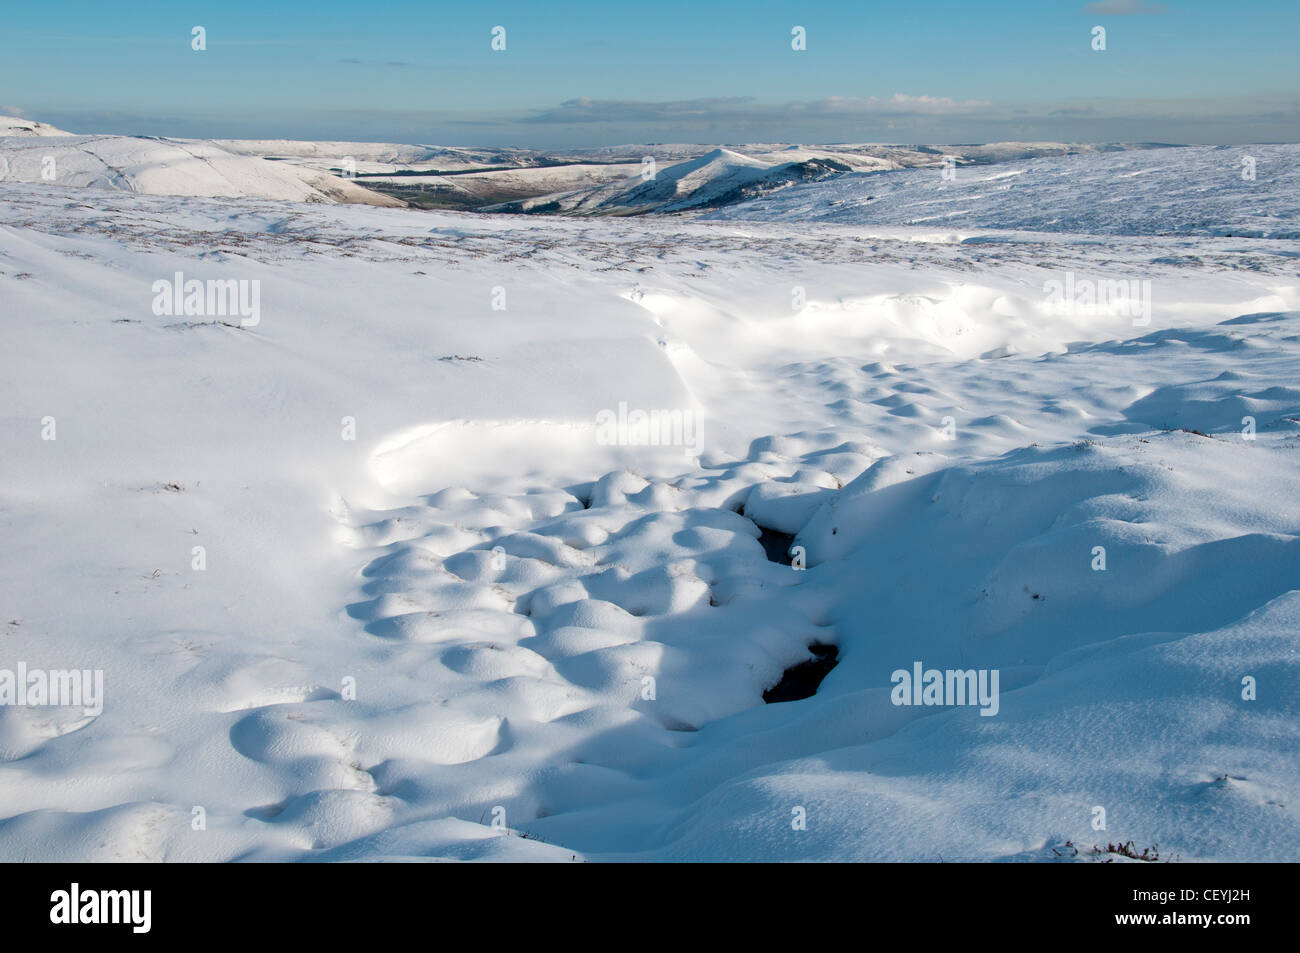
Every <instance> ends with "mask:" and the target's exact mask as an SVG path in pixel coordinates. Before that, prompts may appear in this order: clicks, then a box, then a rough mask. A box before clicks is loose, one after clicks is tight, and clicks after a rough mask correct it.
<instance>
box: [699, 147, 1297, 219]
mask: <svg viewBox="0 0 1300 953" xmlns="http://www.w3.org/2000/svg"><path fill="white" fill-rule="evenodd" d="M1247 160H1249V162H1247ZM1248 170H1249V175H1250V176H1251V177H1249V178H1248V177H1247V175H1246V173H1247V171H1248ZM709 217H710V218H713V219H719V220H725V221H791V222H793V221H800V222H806V221H816V222H835V223H838V224H858V225H909V226H935V225H943V226H945V227H949V228H958V229H971V228H978V229H990V228H996V229H1024V230H1031V231H1052V232H1079V233H1085V234H1103V235H1114V234H1124V235H1194V236H1204V235H1233V236H1246V235H1249V236H1253V237H1258V238H1291V239H1295V238H1300V145H1295V144H1290V145H1254V146H1232V147H1227V146H1183V147H1177V148H1164V149H1156V150H1147V151H1144V150H1135V151H1126V152H1111V153H1102V154H1081V155H1068V156H1050V157H1047V158H1035V159H1027V160H1024V159H1022V160H1016V161H1010V162H1006V163H1002V164H998V165H994V166H975V167H969V168H956V169H954V170H952V172H951V178H949V179H945V178H944V177H943V175H942V173H941V172H940V171H937V170H931V169H925V170H922V169H909V170H906V171H903V172H899V173H897V174H889V175H869V174H861V175H845V176H840V177H837V178H835V179H832V180H830V181H826V182H815V183H809V184H804V185H796V186H792V187H790V188H789V189H787V190H784V191H783V192H781V193H780V194H779V195H773V196H772V197H771V198H770V200H767V199H764V200H760V201H752V202H749V203H746V204H742V205H737V206H734V207H731V208H726V209H720V210H717V211H715V212H712V213H710V215H709Z"/></svg>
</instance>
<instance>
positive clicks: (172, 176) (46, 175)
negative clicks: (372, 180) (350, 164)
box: [0, 118, 402, 206]
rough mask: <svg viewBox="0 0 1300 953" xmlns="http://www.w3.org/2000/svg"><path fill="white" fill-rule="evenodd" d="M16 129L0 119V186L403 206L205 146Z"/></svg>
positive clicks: (316, 174)
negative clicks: (55, 186) (37, 185)
mask: <svg viewBox="0 0 1300 953" xmlns="http://www.w3.org/2000/svg"><path fill="white" fill-rule="evenodd" d="M21 122H22V121H21V120H15V119H10V118H0V173H3V174H0V181H9V182H26V183H54V184H58V185H62V186H71V187H74V188H94V189H116V190H121V191H126V192H136V193H143V194H146V195H188V196H211V197H225V198H259V199H277V200H281V201H287V202H322V203H334V202H356V203H361V204H365V205H382V206H397V205H401V204H402V203H401V202H398V201H397V200H395V199H392V198H389V197H388V196H385V195H379V194H377V193H375V192H371V191H369V190H367V189H364V188H361V187H359V186H357V185H356V184H354V183H353V182H350V181H348V180H347V179H344V178H340V177H338V176H334V175H330V174H328V173H325V172H320V171H316V170H312V169H309V168H304V167H299V166H293V165H288V164H284V163H275V162H271V161H268V160H267V159H264V158H260V157H250V156H243V155H235V154H232V153H230V152H227V151H226V150H224V149H222V148H221V147H219V146H217V145H215V144H213V143H210V142H198V141H184V140H168V139H156V138H146V137H134V136H74V135H71V134H68V133H64V132H60V131H59V130H53V129H51V128H50V127H43V128H39V129H37V130H36V131H35V132H24V131H23V129H22V128H20V125H19V124H20V123H21ZM6 136H7V137H8V138H5V137H6Z"/></svg>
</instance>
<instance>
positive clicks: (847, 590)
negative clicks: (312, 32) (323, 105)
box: [0, 146, 1300, 861]
mask: <svg viewBox="0 0 1300 953" xmlns="http://www.w3.org/2000/svg"><path fill="white" fill-rule="evenodd" d="M92 148H93V146H92ZM1188 155H1189V156H1191V157H1193V158H1194V157H1195V156H1196V155H1197V154H1196V153H1188ZM1264 159H1265V154H1264V153H1261V162H1260V170H1261V180H1262V179H1263V174H1264V172H1265V170H1266V169H1267V168H1268V166H1267V165H1266V163H1265V161H1264ZM1052 161H1057V160H1052ZM1062 161H1063V160H1062ZM1113 161H1117V162H1118V163H1120V164H1119V165H1116V166H1115V167H1114V169H1115V174H1113V175H1112V176H1111V177H1110V180H1111V182H1112V191H1111V195H1110V197H1112V198H1116V199H1121V200H1122V199H1123V198H1124V196H1125V194H1130V195H1132V196H1134V197H1135V200H1138V199H1139V197H1140V196H1141V195H1142V194H1143V193H1142V192H1140V191H1138V190H1136V186H1137V185H1138V184H1140V182H1141V179H1142V178H1144V177H1143V176H1137V177H1128V178H1125V177H1124V176H1123V175H1122V174H1121V173H1123V172H1127V171H1131V168H1130V167H1129V166H1126V165H1124V164H1123V163H1125V162H1127V161H1129V157H1128V156H1127V155H1125V154H1120V155H1119V156H1118V157H1117V158H1116V159H1115V160H1113ZM715 162H716V163H718V165H717V166H715V168H719V167H721V168H726V169H730V170H732V172H733V173H734V174H736V175H739V176H744V175H747V174H749V171H750V170H754V168H755V167H754V166H752V165H750V164H748V163H745V162H740V161H737V160H733V159H729V158H728V157H726V156H722V157H715V158H714V159H712V160H710V161H709V163H704V164H703V165H702V166H697V169H704V168H705V167H707V166H708V165H709V164H710V163H715ZM1213 168H1214V166H1213V165H1209V166H1206V165H1198V164H1196V163H1195V162H1192V164H1190V165H1189V166H1188V167H1187V169H1186V170H1185V174H1186V176H1187V177H1188V178H1193V177H1195V176H1198V175H1199V176H1204V175H1206V174H1207V172H1208V171H1210V170H1212V169H1213ZM758 171H761V170H758ZM688 174H689V173H686V174H683V175H681V176H679V178H678V181H683V180H686V179H687V177H688ZM894 174H896V173H888V175H894ZM1100 174H1101V173H1098V175H1099V176H1100ZM876 178H884V176H879V177H876ZM712 181H713V179H712V178H708V177H706V178H705V181H704V182H703V183H702V184H701V187H705V186H707V185H708V184H709V183H710V182H712ZM1116 183H1117V184H1116ZM1216 183H1217V180H1214V179H1210V180H1207V181H1206V182H1205V183H1204V184H1205V188H1207V189H1209V188H1215V187H1217V185H1216ZM1126 189H1127V190H1128V192H1127V193H1126V192H1125V191H1123V190H1126ZM696 191H698V189H697V190H696ZM792 192H793V190H788V191H786V192H783V193H779V194H778V195H777V196H775V197H773V199H771V200H772V201H781V196H782V195H787V194H791V193H792ZM1195 195H1196V193H1195V192H1194V190H1193V189H1192V188H1191V187H1190V185H1189V186H1188V188H1187V189H1186V190H1185V191H1184V192H1182V193H1181V198H1180V199H1179V201H1178V203H1176V204H1171V205H1167V206H1163V208H1164V209H1165V212H1166V214H1167V216H1168V217H1169V218H1170V219H1171V221H1173V222H1175V223H1177V222H1179V221H1181V220H1182V218H1183V217H1187V218H1190V217H1191V216H1192V212H1186V213H1183V212H1180V211H1179V209H1180V208H1182V207H1183V206H1185V205H1187V203H1195V202H1196V201H1198V200H1197V199H1195ZM1141 200H1142V201H1149V200H1148V199H1141ZM1170 202H1171V203H1172V202H1173V200H1172V199H1171V200H1170ZM1015 207H1016V206H1011V205H1007V206H1004V208H1005V209H1007V210H1012V209H1014V208H1015ZM1023 214H1025V215H1030V214H1032V210H1026V211H1024V212H1023ZM1195 214H1196V215H1200V214H1202V213H1201V212H1200V211H1197V212H1195ZM1270 214H1273V213H1272V212H1270ZM990 237H992V238H997V239H998V240H993V241H991V240H987V239H989V238H990ZM972 238H973V239H978V240H977V241H968V239H972ZM1298 253H1300V248H1298V247H1297V243H1296V242H1294V241H1287V240H1278V239H1274V240H1259V239H1250V238H1240V237H1233V238H1215V237H1207V238H1197V239H1191V238H1186V237H1172V238H1158V237H1140V236H1139V237H1130V236H1125V235H1115V236H1113V237H1109V238H1107V239H1105V241H1104V242H1103V241H1098V240H1097V239H1095V238H1086V237H1080V236H1078V235H1074V234H1059V235H1054V234H1046V233H1038V234H1030V233H1021V234H1017V235H1010V236H1009V235H1006V234H999V235H996V236H990V235H988V234H985V233H980V232H977V231H975V230H963V229H962V228H958V227H954V226H949V225H945V226H944V227H942V228H927V229H914V228H913V229H909V228H903V227H894V226H888V227H886V226H872V227H864V226H862V225H859V224H853V225H836V224H826V223H815V224H808V223H806V222H802V221H795V222H776V223H751V222H743V223H711V222H699V221H687V220H683V219H681V218H665V219H661V218H654V217H641V218H636V219H622V218H619V219H608V218H603V219H598V220H592V219H573V218H563V217H541V218H520V217H504V216H470V215H456V214H448V213H422V212H415V211H411V210H406V209H377V208H364V207H356V206H331V207H328V208H325V207H320V206H310V205H302V204H299V205H287V204H285V203H282V202H265V201H258V200H251V199H240V200H211V199H198V198H168V197H157V196H148V195H133V194H128V193H126V192H123V191H117V192H103V193H98V194H97V195H96V196H95V202H94V203H93V206H92V203H89V202H81V201H76V202H70V201H69V200H68V193H67V192H66V190H63V189H60V188H56V187H51V186H46V185H41V184H25V183H19V184H16V183H13V182H0V313H2V314H3V326H4V335H5V336H4V345H5V346H4V347H3V348H2V349H0V406H3V407H4V408H5V410H4V414H3V416H0V448H2V449H3V457H4V461H5V464H4V466H3V467H2V468H0V527H3V534H4V539H5V541H6V543H7V545H6V546H4V547H0V612H2V613H3V616H2V617H0V628H3V630H4V637H3V639H0V671H2V670H9V671H16V670H17V666H18V665H19V664H20V663H22V664H24V665H26V666H27V667H28V669H40V670H42V671H46V670H56V669H63V668H74V667H75V668H78V669H87V670H90V671H92V672H94V671H96V670H98V671H100V672H102V673H103V676H104V696H103V706H102V710H99V711H97V710H94V709H93V708H92V710H91V711H90V712H87V711H85V709H84V707H78V706H65V707H31V706H23V705H15V704H5V705H0V858H3V859H8V860H19V859H27V860H67V859H81V860H90V859H95V860H107V859H143V860H160V859H166V860H200V859H201V860H234V859H294V860H299V859H301V860H307V859H311V860H344V859H374V858H437V857H445V858H457V859H500V858H507V859H542V860H556V861H570V860H572V859H584V858H585V859H596V860H618V859H631V858H640V859H644V858H655V859H713V860H729V859H744V860H755V859H765V860H778V859H779V860H789V859H821V860H827V859H845V860H848V859H924V860H933V859H937V858H942V859H944V860H994V859H1044V860H1050V859H1055V858H1056V857H1057V856H1058V855H1062V856H1065V857H1071V856H1073V855H1072V854H1071V853H1070V851H1069V849H1068V848H1065V846H1064V844H1065V842H1066V841H1071V842H1073V843H1074V844H1076V845H1079V846H1080V847H1081V848H1083V853H1082V854H1080V855H1079V857H1078V858H1077V859H1081V860H1082V859H1088V858H1089V857H1090V856H1091V855H1090V853H1089V848H1090V847H1091V846H1092V845H1094V844H1099V845H1101V846H1102V847H1103V848H1104V846H1105V844H1106V843H1107V842H1120V841H1127V840H1130V839H1131V840H1133V841H1134V842H1135V843H1136V845H1137V847H1138V849H1139V850H1140V849H1142V848H1143V847H1148V846H1150V845H1152V844H1155V843H1158V844H1159V849H1160V852H1161V854H1162V856H1170V857H1173V856H1177V857H1180V858H1182V859H1183V860H1195V859H1241V860H1260V859H1277V860H1293V859H1295V858H1296V857H1297V856H1300V815H1298V814H1297V812H1296V810H1295V809H1294V807H1293V805H1295V804H1297V803H1300V727H1298V726H1300V718H1298V717H1297V716H1300V695H1297V693H1296V691H1295V685H1296V684H1297V680H1298V679H1300V636H1297V631H1298V627H1300V603H1298V598H1300V596H1298V593H1297V590H1300V548H1298V547H1300V542H1298V541H1300V503H1298V502H1297V501H1300V467H1297V461H1298V460H1300V385H1298V383H1297V382H1300V287H1298V286H1297V280H1296V270H1295V259H1296V255H1297V254H1298ZM177 272H181V273H182V279H183V281H188V280H197V281H200V282H207V281H235V282H258V284H257V285H256V288H257V289H258V290H257V301H258V302H259V306H258V308H257V309H256V314H255V315H251V316H250V317H249V318H247V319H244V320H241V316H240V315H231V314H219V313H218V314H214V313H210V312H207V311H206V308H205V307H204V306H203V302H202V301H196V304H197V305H198V307H197V308H195V309H194V310H192V311H191V313H179V314H178V313H167V312H168V311H169V310H170V308H169V307H161V308H160V307H159V300H160V293H159V291H158V290H157V285H158V282H160V281H162V282H164V293H162V294H161V300H162V303H163V304H164V305H168V304H169V303H170V302H171V301H172V300H173V297H172V295H171V294H168V293H166V292H167V290H168V289H169V287H170V286H168V285H167V284H166V282H170V281H172V280H173V279H174V276H175V275H176V273H177ZM1069 275H1074V276H1075V278H1074V280H1088V281H1102V280H1112V279H1113V280H1117V281H1118V280H1125V281H1128V280H1131V279H1139V280H1140V281H1149V282H1150V286H1149V288H1147V289H1146V290H1145V291H1144V292H1143V294H1144V297H1146V298H1147V301H1148V303H1149V304H1150V309H1149V317H1150V323H1149V324H1148V325H1144V326H1135V324H1134V315H1132V314H1130V313H1128V309H1125V308H1116V307H1110V306H1098V305H1095V303H1094V304H1093V305H1090V306H1088V307H1078V308H1074V309H1062V308H1059V307H1056V306H1055V305H1054V304H1053V302H1052V301H1051V300H1050V298H1049V296H1048V295H1047V294H1046V293H1045V288H1046V287H1047V286H1048V284H1049V283H1050V282H1053V281H1064V280H1066V279H1067V276H1069ZM249 287H250V289H251V288H252V287H253V286H252V285H249ZM182 290H183V289H182ZM248 300H251V298H250V299H248ZM184 310H185V309H184V308H182V311H184ZM254 317H255V319H256V320H255V321H254V320H253V318H254ZM638 411H640V412H645V413H647V414H648V413H649V412H651V411H657V412H659V413H660V414H661V419H667V420H669V421H670V423H671V421H672V420H676V421H677V422H678V423H679V425H680V427H679V430H678V431H676V432H674V431H673V430H672V427H671V426H670V427H669V430H668V431H667V432H668V434H669V437H670V439H668V440H667V445H660V446H655V445H649V444H647V443H646V442H645V441H644V440H643V439H641V438H642V437H644V436H646V434H638V432H637V431H636V429H635V428H634V427H633V426H632V425H631V423H630V421H631V420H632V419H633V416H634V415H635V414H636V413H637V412H638ZM674 414H675V415H676V416H675V417H674V416H673V415H674ZM662 415H667V417H666V418H663V417H662ZM1247 418H1249V419H1250V422H1251V423H1250V426H1247V425H1246V422H1245V421H1246V419H1247ZM611 419H613V420H615V421H620V420H621V421H622V424H623V425H625V426H623V427H622V429H619V427H615V428H614V430H613V432H612V433H611V431H610V429H609V422H610V420H611ZM602 421H603V423H602ZM1251 438H1253V439H1251ZM779 533H785V534H790V535H792V536H793V537H794V539H793V542H795V543H796V544H797V545H799V546H802V547H803V551H802V553H801V554H798V555H799V560H800V564H801V565H804V566H806V568H803V569H799V568H795V565H792V564H791V560H790V559H789V558H786V557H785V555H784V554H783V550H786V546H785V545H784V542H783V537H781V536H779V535H778V534H779ZM1098 548H1101V550H1102V555H1104V559H1103V561H1102V563H1101V568H1099V566H1098ZM819 643H820V644H832V645H834V646H836V647H837V650H838V665H837V666H836V667H835V668H834V669H833V670H832V671H831V672H830V674H829V675H828V676H827V677H826V679H825V681H824V682H823V683H822V684H821V686H820V688H819V689H818V691H817V693H816V694H814V695H812V696H811V697H809V698H805V699H803V700H799V701H791V702H785V703H775V704H764V692H765V690H767V689H769V688H771V687H772V686H773V685H774V684H776V683H777V682H778V680H779V679H781V678H782V673H783V671H784V670H786V669H788V668H790V667H792V666H794V665H796V664H797V663H799V662H801V661H803V660H806V659H809V658H810V648H809V647H810V646H811V645H815V644H819ZM918 662H919V663H921V664H922V665H923V666H924V667H925V668H927V669H928V668H934V669H938V670H941V671H942V670H948V669H953V670H958V669H960V670H966V669H970V670H972V671H974V670H976V669H979V670H985V671H987V672H997V673H998V677H999V679H1000V683H999V684H1000V689H999V694H998V696H997V704H996V709H997V710H996V714H991V715H982V714H981V713H980V709H979V708H977V707H972V706H952V705H948V706H932V705H906V706H905V705H898V704H895V703H894V698H893V694H894V687H895V686H894V675H895V673H896V672H897V671H898V670H903V671H909V670H910V669H911V668H912V666H913V665H914V664H915V663H918ZM1247 681H1249V685H1251V686H1253V688H1252V689H1251V691H1250V692H1249V693H1248V692H1247V685H1246V683H1247ZM1099 808H1100V809H1101V810H1102V811H1103V812H1104V817H1105V823H1106V826H1105V829H1104V830H1098V829H1097V828H1096V827H1095V826H1094V824H1095V823H1096V821H1097V819H1098V816H1099V815H1098V813H1097V812H1098V809H1099ZM200 815H201V816H202V818H203V825H202V829H197V828H196V825H195V818H196V817H199V816H200ZM796 822H799V823H796ZM524 835H526V836H524Z"/></svg>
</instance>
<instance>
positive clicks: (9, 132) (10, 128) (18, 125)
mask: <svg viewBox="0 0 1300 953" xmlns="http://www.w3.org/2000/svg"><path fill="white" fill-rule="evenodd" d="M70 135H72V133H70V132H64V131H63V130H62V129H56V128H55V127H54V126H51V125H49V124H48V123H43V122H37V121H36V120H35V119H21V118H19V117H18V116H0V139H3V138H4V137H6V136H70Z"/></svg>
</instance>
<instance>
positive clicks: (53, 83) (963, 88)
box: [0, 0, 1300, 148]
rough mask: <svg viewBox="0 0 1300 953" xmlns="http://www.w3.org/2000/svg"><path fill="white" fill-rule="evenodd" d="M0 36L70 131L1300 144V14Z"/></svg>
mask: <svg viewBox="0 0 1300 953" xmlns="http://www.w3.org/2000/svg"><path fill="white" fill-rule="evenodd" d="M3 14H4V16H3V19H2V20H0V112H18V113H20V114H22V115H26V116H29V117H32V118H35V119H41V120H44V121H46V122H51V123H54V124H55V125H59V126H62V127H64V128H67V129H69V130H71V131H75V132H87V133H90V132H117V133H128V134H146V135H173V136H200V137H276V138H317V139H320V138H337V139H353V140H364V139H377V140H385V141H400V142H430V143H446V144H460V145H520V146H533V147H539V148H561V147H564V146H592V145H612V144H617V143H623V142H640V141H654V142H671V141H677V142H742V141H751V142H752V141H802V142H813V141H821V142H850V141H875V142H936V143H942V142H976V141H991V140H1000V139H1039V138H1043V139H1069V140H1077V141H1102V140H1145V141H1164V142H1224V143H1235V142H1257V141H1296V140H1297V139H1300V68H1298V67H1297V65H1296V60H1297V54H1296V48H1295V43H1296V38H1297V37H1298V36H1300V0H1239V2H1235V3H1224V2H1220V0H1164V2H1162V3H1156V2H1154V0H1098V2H1095V3H1088V2H1086V0H1059V2H1057V0H988V2H979V0H925V2H920V3H908V2H906V0H892V2H888V3H883V2H874V0H858V2H846V3H840V2H835V0H820V2H817V3H811V4H809V3H802V4H801V3H777V2H761V0H760V2H747V3H731V2H724V3H710V2H706V0H695V2H678V0H661V2H653V3H635V2H617V0H606V2H602V3H563V2H559V3H552V2H531V3H497V2H491V0H486V2H463V0H462V2H456V3H442V2H437V0H425V2H408V0H395V2H382V0H381V2H374V3H369V4H365V3H353V2H349V3H341V2H333V0H314V2H310V3H307V2H292V0H290V2H278V3H277V2H271V0H263V2H248V0H221V2H210V3H193V2H185V0H125V2H121V3H118V2H101V0H95V2H76V0H72V2H64V3H61V4H59V5H58V6H57V7H51V6H49V5H45V4H39V3H20V2H16V0H4V7H3ZM196 25H201V26H203V27H204V28H205V29H206V32H207V49H206V50H205V51H202V52H196V51H194V50H192V49H191V42H190V40H191V31H192V28H193V27H194V26H196ZM498 25H500V26H504V27H505V29H506V49H505V51H503V52H494V51H493V50H492V49H491V40H492V37H491V30H492V28H493V27H494V26H498ZM796 25H798V26H802V27H804V28H805V30H806V32H807V49H806V50H804V51H799V52H796V51H794V50H792V49H791V29H792V27H794V26H796ZM1094 26H1103V27H1105V29H1106V50H1105V51H1101V52H1098V51H1094V50H1093V49H1092V46H1091V44H1092V28H1093V27H1094Z"/></svg>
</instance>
